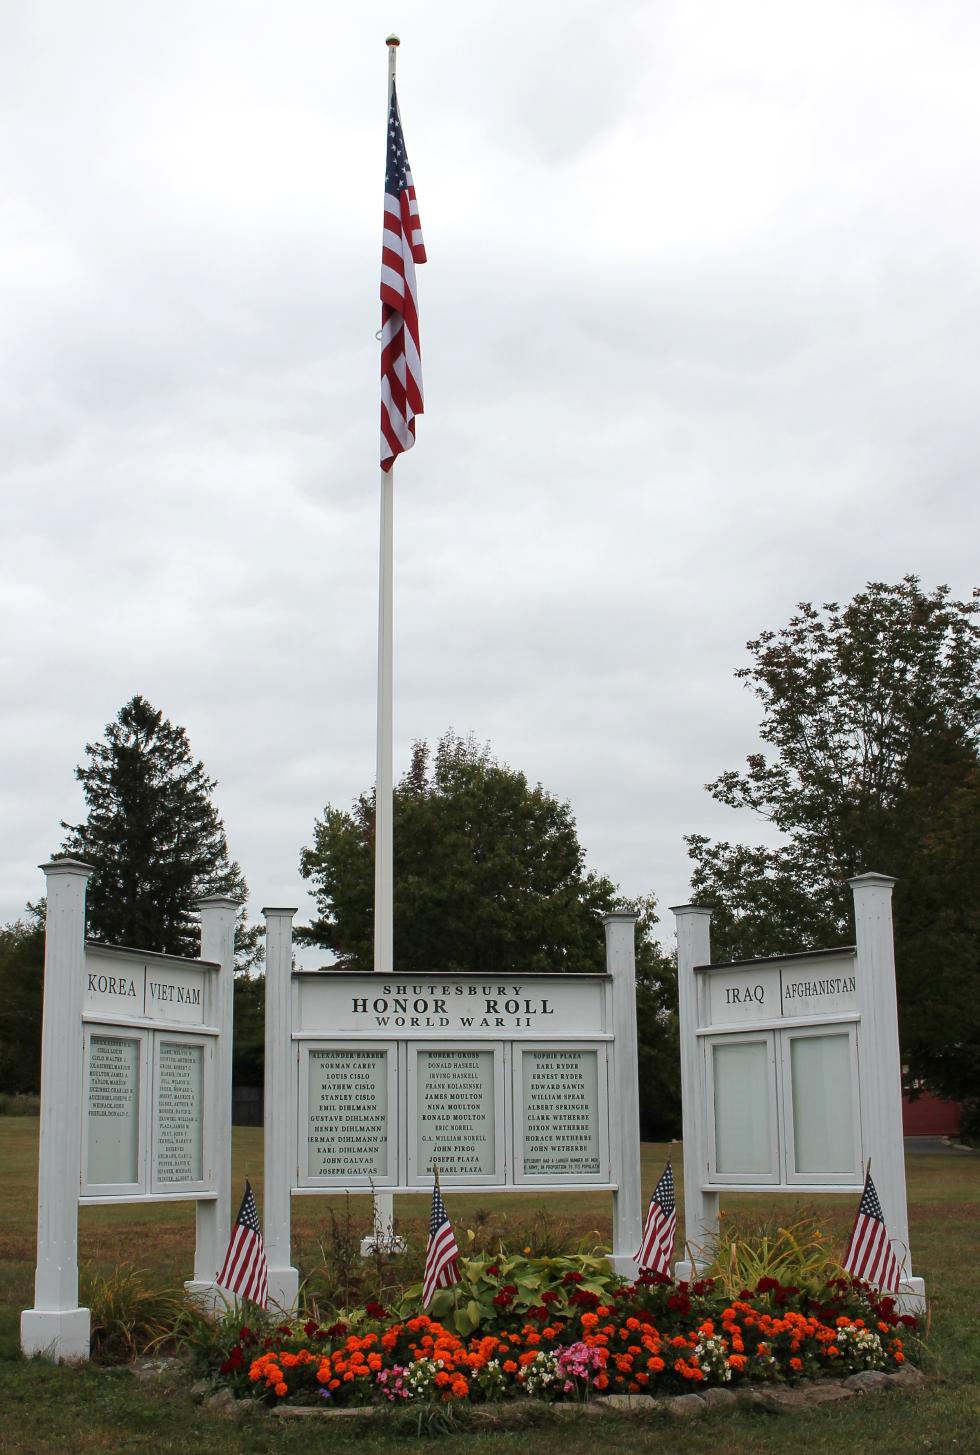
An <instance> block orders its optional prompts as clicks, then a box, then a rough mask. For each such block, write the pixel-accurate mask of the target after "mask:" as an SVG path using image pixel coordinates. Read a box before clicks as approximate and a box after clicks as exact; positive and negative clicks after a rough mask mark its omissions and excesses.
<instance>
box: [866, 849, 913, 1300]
mask: <svg viewBox="0 0 980 1455" xmlns="http://www.w3.org/2000/svg"><path fill="white" fill-rule="evenodd" d="M848 883H849V884H850V886H851V892H852V894H853V895H854V929H855V940H856V944H857V977H856V978H857V997H858V1007H859V1009H860V1012H861V1054H860V1057H859V1060H858V1075H859V1077H860V1082H861V1111H862V1116H863V1122H864V1125H863V1128H862V1135H863V1142H864V1150H865V1154H866V1155H867V1156H869V1157H870V1158H871V1176H872V1179H873V1181H874V1184H875V1188H876V1189H877V1192H878V1197H879V1200H880V1202H881V1206H882V1210H883V1212H884V1214H885V1225H886V1227H887V1228H888V1232H889V1234H890V1236H891V1237H892V1239H893V1241H894V1246H895V1251H896V1253H897V1255H898V1258H899V1261H900V1262H904V1264H905V1277H904V1278H903V1280H902V1298H901V1302H902V1305H903V1307H904V1308H906V1309H907V1310H910V1311H912V1312H915V1311H916V1310H917V1309H924V1307H925V1284H924V1282H923V1280H922V1279H921V1278H914V1277H913V1276H912V1254H911V1250H910V1248H909V1216H908V1201H907V1194H906V1188H905V1139H904V1134H903V1131H902V1067H901V1056H900V1051H899V1040H898V1000H897V996H896V992H895V944H894V936H893V932H892V904H891V901H892V888H893V886H894V884H895V880H894V879H891V878H889V876H888V875H887V874H859V875H858V876H857V878H855V879H849V880H848Z"/></svg>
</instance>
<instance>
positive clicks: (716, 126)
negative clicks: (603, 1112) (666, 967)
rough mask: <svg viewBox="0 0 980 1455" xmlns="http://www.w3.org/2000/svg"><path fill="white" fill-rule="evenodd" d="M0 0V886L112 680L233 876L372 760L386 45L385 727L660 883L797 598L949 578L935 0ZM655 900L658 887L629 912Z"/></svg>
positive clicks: (291, 853)
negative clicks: (518, 787)
mask: <svg viewBox="0 0 980 1455" xmlns="http://www.w3.org/2000/svg"><path fill="white" fill-rule="evenodd" d="M475 13H476V12H473V11H471V10H470V8H469V7H465V6H460V5H458V4H453V5H450V4H447V3H444V0H424V3H423V0H393V3H391V4H388V5H385V6H379V5H376V4H374V3H373V0H372V3H365V4H362V5H360V6H344V7H341V6H339V5H329V4H328V5H324V4H322V3H321V4H314V3H313V0H276V3H275V4H273V3H272V0H234V3H232V0H224V3H222V0H171V3H169V4H167V5H165V6H161V5H151V4H149V3H147V0H115V3H113V0H90V3H88V4H86V5H84V6H82V5H78V4H77V3H74V0H31V3H29V4H26V3H20V0H0V318H2V336H3V340H4V343H3V349H2V355H0V432H2V449H0V471H2V501H3V506H2V547H3V550H2V560H3V567H2V572H0V662H2V683H3V691H2V693H0V825H2V830H0V920H7V919H10V918H13V917H14V916H16V915H17V914H18V913H20V911H21V910H22V907H23V904H24V901H25V900H26V899H28V898H37V897H38V895H39V894H40V893H41V892H42V890H43V882H42V876H41V875H40V874H39V873H38V871H37V868H36V865H37V864H38V863H39V862H40V861H41V860H42V859H44V858H46V857H47V856H48V855H49V854H50V853H51V851H52V850H54V849H56V848H57V847H58V845H59V843H60V838H61V831H60V829H59V820H61V819H62V818H65V819H68V820H75V819H77V818H78V817H80V816H81V814H82V811H83V810H82V800H81V795H80V791H79V788H78V785H77V784H76V783H75V781H74V778H73V771H72V770H73V768H74V765H75V764H76V763H78V762H79V761H81V759H82V757H83V753H84V745H85V743H86V741H91V740H93V739H94V738H97V737H98V736H100V735H101V733H102V731H103V729H104V726H105V724H106V723H107V722H108V721H109V720H110V719H111V718H112V717H113V716H114V715H115V713H116V712H117V710H118V709H119V707H120V706H121V705H122V703H123V702H124V701H126V700H127V699H128V698H129V697H131V696H132V695H133V693H135V692H140V693H143V694H144V695H145V696H147V697H148V698H149V699H150V700H151V701H152V702H153V703H154V704H155V705H156V706H158V707H160V708H162V709H163V711H164V712H165V713H166V715H167V716H168V717H170V718H171V719H172V720H173V721H175V722H178V723H180V724H182V725H184V726H185V727H186V728H187V730H188V733H189V735H190V739H191V744H192V747H193V750H194V752H195V754H196V755H197V756H198V757H200V758H202V759H203V760H204V762H205V764H206V766H207V768H208V770H209V772H211V773H212V774H213V775H214V776H215V777H216V778H217V779H218V780H219V787H218V789H217V793H216V801H217V803H218V806H219V808H220V811H221V813H222V815H223V817H224V820H225V825H226V829H227V832H228V838H229V843H230V847H231V851H232V853H233V855H234V856H235V857H236V858H238V859H239V860H240V862H241V864H242V866H243V868H244V871H245V874H246V877H247V879H248V883H249V886H250V889H251V894H252V898H251V904H252V908H253V910H255V911H256V912H257V910H258V909H259V907H260V906H261V905H263V904H284V903H285V904H296V905H298V906H300V917H301V918H305V917H306V915H307V914H308V913H309V910H310V901H309V899H308V896H307V894H306V891H305V885H304V883H303V881H302V880H301V879H300V878H299V874H298V856H299V851H300V848H301V846H302V845H303V844H306V843H308V842H310V837H311V832H312V826H313V820H314V816H315V815H316V814H317V813H319V812H321V811H322V808H323V805H324V804H325V803H326V802H328V801H329V802H331V803H334V804H336V805H340V806H345V805H347V804H348V803H349V802H350V800H351V799H352V798H353V797H354V796H355V794H356V793H358V792H359V791H360V790H361V789H363V788H364V787H366V786H367V785H368V784H369V783H370V781H371V780H372V778H373V772H374V751H375V749H374V721H375V681H376V619H377V533H378V470H377V463H376V462H377V428H378V403H377V370H378V346H377V343H376V341H375V332H376V330H377V328H378V323H379V303H378V299H377V287H378V272H379V254H380V230H381V200H382V180H383V171H384V140H385V132H384V123H385V99H386V51H385V47H384V38H385V36H386V34H387V33H388V31H389V30H390V29H395V30H397V31H398V33H399V34H400V35H401V38H402V46H401V50H400V53H399V72H398V75H399V95H400V99H401V106H402V115H403V119H404V124H405V135H406V141H407V145H408V150H409V155H410V158H411V161H412V167H413V171H414V174H415V181H416V184H417V189H418V196H419V205H420V211H421V218H422V224H423V228H424V233H425V239H426V245H427V249H428V254H429V262H428V264H427V265H426V266H425V267H424V268H422V269H421V270H420V272H419V291H420V299H421V304H420V306H421V319H422V345H423V358H424V364H425V383H426V415H425V417H424V419H423V420H421V421H420V423H419V431H418V445H417V447H416V449H415V450H414V452H413V453H412V454H411V455H410V456H408V457H406V458H405V459H404V461H402V462H400V463H399V465H398V467H397V470H396V483H395V489H396V496H397V506H396V660H395V736H396V764H395V767H396V773H397V772H400V771H401V770H402V769H403V768H404V766H405V764H406V762H407V758H408V752H409V747H410V744H411V741H412V740H413V739H414V738H418V737H426V738H429V739H435V738H437V737H438V736H439V735H440V733H442V732H443V731H445V730H446V729H447V728H448V727H449V726H453V727H454V728H456V729H457V730H458V731H460V732H463V733H466V732H470V731H472V732H473V733H475V734H476V736H477V737H478V738H479V739H481V740H486V739H488V740H489V741H490V743H491V744H492V746H493V749H494V750H495V752H496V753H497V755H498V756H499V757H501V758H502V759H504V760H505V761H507V762H509V763H510V764H512V765H513V766H515V767H518V768H521V769H522V770H524V772H526V774H527V775H528V777H529V778H530V779H531V780H533V781H537V780H540V781H541V782H542V783H543V784H544V785H545V786H546V787H547V788H549V789H550V790H552V791H553V792H554V793H556V794H557V795H558V796H560V797H561V798H567V799H568V800H570V802H571V803H572V805H573V808H574V810H575V813H576V816H577V819H578V824H579V831H580V836H581V839H582V842H583V843H584V845H585V847H586V850H587V854H588V858H589V862H590V863H591V864H592V865H593V867H595V868H596V869H599V870H601V871H603V872H606V873H608V874H610V875H611V876H612V877H613V878H614V879H615V880H617V881H618V882H619V884H620V885H621V886H622V889H623V890H624V892H627V893H631V894H638V893H644V892H649V891H653V892H655V893H656V894H657V896H658V898H659V899H660V902H661V904H662V905H667V904H670V903H676V902H677V901H678V900H682V899H684V898H685V897H686V895H687V892H688V861H687V858H686V854H685V850H684V846H683V843H682V835H683V834H684V833H687V832H693V831H698V832H704V833H708V834H711V835H723V836H726V837H731V836H736V837H747V838H756V839H758V838H759V837H761V835H760V834H759V833H758V832H757V831H756V830H755V828H754V826H753V825H752V824H751V823H745V824H743V823H742V821H741V818H740V816H739V815H736V814H734V813H732V812H731V811H730V810H726V809H723V808H721V807H719V806H717V805H715V804H713V803H712V801H711V799H710V798H709V796H708V795H707V794H706V793H705V792H704V790H703V784H704V783H705V782H706V781H707V780H708V779H709V778H712V777H714V776H715V775H717V774H718V773H719V772H720V771H722V770H723V769H725V768H729V767H735V766H737V765H738V764H739V762H740V761H741V760H742V758H743V757H744V755H745V754H746V752H748V751H751V750H752V748H753V747H754V746H755V741H756V740H755V727H756V724H757V717H758V714H757V711H756V706H755V704H754V700H753V699H752V698H751V696H750V695H749V694H748V693H747V692H746V690H745V689H744V687H743V686H742V685H741V684H739V683H737V682H736V681H735V680H734V679H733V676H732V673H733V670H734V669H735V668H736V667H738V666H739V665H741V664H742V663H743V662H744V661H745V657H746V654H745V650H744V644H745V642H746V640H747V639H748V638H750V637H752V636H754V635H756V634H757V633H758V632H759V631H760V630H762V629H764V628H766V627H778V626H780V625H781V624H783V623H784V622H785V621H786V620H787V619H788V618H789V616H790V614H791V613H792V610H793V607H794V605H795V603H797V602H798V601H800V600H816V601H827V600H833V599H837V600H844V599H847V598H849V597H850V596H852V595H853V594H854V593H855V592H856V591H857V590H859V589H860V588H861V587H862V585H863V584H864V583H865V582H866V581H867V580H869V579H883V580H889V581H894V580H897V579H898V578H899V577H900V576H902V575H903V574H905V573H906V572H910V571H911V572H916V573H918V574H920V575H921V577H922V579H923V582H924V584H925V585H926V586H927V587H930V588H931V587H932V586H935V585H936V584H937V583H939V582H948V583H949V584H950V585H951V587H952V588H953V590H954V592H955V593H956V594H957V595H959V596H964V595H966V594H968V592H969V590H970V588H971V587H972V586H973V585H974V584H976V581H977V578H978V571H977V539H978V530H977V524H978V523H977V499H978V491H977V480H978V475H980V471H978V457H980V431H978V428H977V394H978V382H980V380H978V373H980V369H978V341H980V283H978V278H980V264H978V256H980V249H978V231H980V228H978V224H980V165H978V163H980V101H978V98H977V88H976V75H977V68H978V59H980V8H978V7H977V6H976V4H975V0H846V3H842V0H820V3H819V4H818V3H816V0H789V3H785V0H784V3H776V0H770V3H765V0H739V3H738V4H737V5H736V4H732V3H731V0H659V3H658V0H645V3H643V0H633V3H629V0H602V3H599V0H593V3H588V4H587V3H582V0H562V3H557V0H539V3H537V4H536V5H528V4H526V3H520V4H517V3H513V0H503V3H499V4H491V5H489V6H486V7H482V8H481V9H480V10H479V12H478V16H479V18H478V19H473V18H471V17H472V16H473V15H474V14H475ZM669 918H670V917H669V916H667V920H668V922H669Z"/></svg>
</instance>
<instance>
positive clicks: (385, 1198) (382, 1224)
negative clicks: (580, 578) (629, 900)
mask: <svg viewBox="0 0 980 1455" xmlns="http://www.w3.org/2000/svg"><path fill="white" fill-rule="evenodd" d="M385 44H386V45H387V47H388V94H387V102H386V105H385V125H386V126H387V121H388V110H389V108H390V106H391V93H392V89H393V87H394V84H395V57H396V55H397V52H398V44H399V42H398V37H397V35H389V36H388V37H387V39H386V41H385ZM380 474H381V544H380V560H379V569H378V726H377V768H376V773H375V780H374V781H375V801H374V973H375V974H376V975H390V974H391V973H392V969H393V966H392V957H393V948H394V903H393V901H394V871H393V866H394V840H393V836H392V819H393V808H394V777H393V769H392V756H393V750H392V718H393V713H392V698H393V670H392V663H393V651H392V645H393V638H394V586H395V582H394V574H395V523H394V517H395V489H394V485H395V466H394V462H392V465H391V468H390V469H388V470H382V471H381V472H380ZM394 1205H395V1200H394V1197H393V1196H392V1194H391V1193H390V1192H378V1191H375V1193H374V1238H375V1241H376V1240H377V1238H378V1236H379V1234H381V1235H383V1236H384V1238H385V1240H387V1239H389V1238H391V1237H392V1236H393V1232H394V1227H393V1219H394Z"/></svg>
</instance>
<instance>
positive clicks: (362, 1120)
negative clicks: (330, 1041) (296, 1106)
mask: <svg viewBox="0 0 980 1455" xmlns="http://www.w3.org/2000/svg"><path fill="white" fill-rule="evenodd" d="M308 1093H309V1101H308V1108H309V1109H308V1113H307V1129H306V1137H307V1166H306V1171H307V1175H308V1176H309V1177H324V1178H329V1179H331V1180H333V1181H337V1182H343V1181H346V1180H348V1179H355V1180H359V1181H365V1182H366V1181H367V1180H368V1179H369V1178H373V1177H374V1178H380V1177H387V1176H388V1052H387V1051H373V1050H367V1049H362V1048H360V1047H353V1048H352V1049H351V1050H341V1049H331V1048H327V1049H324V1050H316V1049H314V1050H311V1051H310V1053H309V1071H308Z"/></svg>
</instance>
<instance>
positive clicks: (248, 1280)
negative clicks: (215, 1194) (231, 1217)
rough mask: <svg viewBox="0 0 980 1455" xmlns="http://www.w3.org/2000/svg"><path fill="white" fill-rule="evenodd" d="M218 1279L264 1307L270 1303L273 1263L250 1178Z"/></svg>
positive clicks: (231, 1290) (227, 1287) (246, 1184)
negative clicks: (266, 1254)
mask: <svg viewBox="0 0 980 1455" xmlns="http://www.w3.org/2000/svg"><path fill="white" fill-rule="evenodd" d="M216 1282H217V1283H218V1284H219V1285H220V1287H221V1288H225V1289H227V1290H228V1292H229V1293H237V1294H240V1295H241V1297H242V1298H247V1299H250V1300H251V1302H252V1303H254V1304H258V1305H259V1306H260V1307H262V1308H265V1307H266V1305H267V1304H268V1302H269V1264H268V1261H267V1259H266V1256H265V1245H264V1244H263V1242H262V1233H261V1230H260V1228H259V1213H258V1209H257V1207H256V1206H255V1196H254V1194H253V1192H252V1187H251V1184H250V1183H249V1182H248V1181H246V1183H245V1196H244V1197H243V1198H242V1204H241V1207H240V1208H239V1209H238V1216H237V1218H236V1219H235V1226H234V1227H233V1228H232V1230H231V1237H230V1239H229V1240H228V1251H227V1252H226V1253H225V1261H224V1263H223V1264H222V1265H221V1272H220V1273H219V1274H218V1275H217V1278H216Z"/></svg>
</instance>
